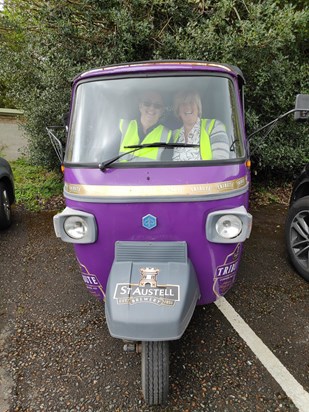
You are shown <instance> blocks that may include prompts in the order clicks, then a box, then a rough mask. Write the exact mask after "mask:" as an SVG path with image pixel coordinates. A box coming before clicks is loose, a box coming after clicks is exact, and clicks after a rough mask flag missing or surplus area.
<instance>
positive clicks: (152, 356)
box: [142, 341, 169, 405]
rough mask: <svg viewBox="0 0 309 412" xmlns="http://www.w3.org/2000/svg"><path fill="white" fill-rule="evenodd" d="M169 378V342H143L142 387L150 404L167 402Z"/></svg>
mask: <svg viewBox="0 0 309 412" xmlns="http://www.w3.org/2000/svg"><path fill="white" fill-rule="evenodd" d="M168 379H169V344H168V342H167V341H165V342H142V389H143V395H144V398H145V401H146V403H148V405H160V404H163V403H165V402H166V400H167V396H168Z"/></svg>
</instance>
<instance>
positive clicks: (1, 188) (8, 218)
mask: <svg viewBox="0 0 309 412" xmlns="http://www.w3.org/2000/svg"><path fill="white" fill-rule="evenodd" d="M11 222H12V213H11V203H10V198H9V191H8V188H7V186H6V185H5V183H3V182H0V229H6V228H8V227H9V226H10V224H11Z"/></svg>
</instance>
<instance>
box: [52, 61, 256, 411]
mask: <svg viewBox="0 0 309 412" xmlns="http://www.w3.org/2000/svg"><path fill="white" fill-rule="evenodd" d="M243 86H244V78H243V75H242V73H241V71H240V70H239V69H238V68H237V67H234V66H230V65H227V64H217V63H207V62H196V61H153V62H140V63H132V64H122V65H118V66H108V67H102V68H100V69H95V70H91V71H88V72H85V73H83V74H80V75H79V76H77V77H76V78H75V79H74V81H73V90H72V102H71V110H70V116H69V124H68V138H67V143H66V150H65V154H64V159H63V158H62V146H61V143H60V141H59V140H58V139H57V137H56V136H55V133H54V132H55V131H54V130H53V129H52V128H48V133H49V135H50V137H51V140H52V142H53V144H54V147H55V148H56V150H57V152H58V155H59V158H60V160H61V161H63V165H64V181H65V185H64V196H65V199H66V208H65V210H64V211H63V212H62V213H60V214H58V215H56V216H55V217H54V226H55V231H56V234H57V236H58V237H61V239H62V240H63V241H65V242H71V243H73V244H74V247H75V252H76V256H77V259H78V262H79V265H80V268H81V272H82V277H83V280H84V282H85V284H86V287H87V288H88V290H89V292H90V293H92V294H93V295H95V296H96V297H97V298H99V299H101V300H102V301H104V302H105V314H106V321H107V325H108V328H109V332H110V334H111V335H112V336H113V337H115V338H119V339H122V340H123V341H125V343H126V344H125V345H124V348H125V350H127V351H138V352H141V355H142V373H141V380H142V390H143V395H144V398H145V400H146V402H148V403H149V404H151V405H153V404H160V403H163V402H164V401H165V400H166V399H167V394H168V380H169V345H168V342H169V341H170V340H175V339H179V338H180V337H181V336H182V335H183V333H184V332H185V330H186V328H187V326H188V323H189V322H190V319H191V317H192V314H193V312H194V309H195V307H196V305H204V304H208V303H211V302H214V301H215V300H216V299H218V298H219V297H220V296H223V295H224V294H225V293H226V292H227V291H228V290H229V289H230V288H231V287H232V285H233V283H234V282H235V278H236V274H237V269H238V266H239V262H240V257H241V252H242V246H243V242H244V241H245V240H246V238H248V236H249V234H250V231H251V223H252V217H251V215H250V214H249V213H248V194H249V185H250V161H249V159H248V147H247V141H246V137H245V126H244V97H243Z"/></svg>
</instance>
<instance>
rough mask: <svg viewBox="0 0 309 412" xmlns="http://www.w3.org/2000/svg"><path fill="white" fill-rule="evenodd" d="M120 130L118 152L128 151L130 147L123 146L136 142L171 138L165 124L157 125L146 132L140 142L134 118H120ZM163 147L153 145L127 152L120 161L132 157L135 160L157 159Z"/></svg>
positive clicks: (147, 142)
mask: <svg viewBox="0 0 309 412" xmlns="http://www.w3.org/2000/svg"><path fill="white" fill-rule="evenodd" d="M119 126H120V130H121V133H122V141H121V145H120V153H126V152H129V151H130V150H132V149H129V148H125V147H124V146H132V145H138V144H149V143H156V142H161V143H167V142H168V141H169V140H170V138H171V134H172V133H171V131H170V130H168V129H167V128H166V127H165V126H163V125H159V126H157V127H156V128H154V129H153V130H152V131H151V132H150V133H148V134H147V135H146V136H145V138H144V139H143V140H142V142H140V140H139V136H138V124H137V121H136V120H131V121H130V120H125V119H121V120H120V125H119ZM163 150H164V148H160V147H154V148H145V149H140V150H136V152H133V153H130V154H128V156H127V157H126V158H125V159H122V161H125V162H127V161H130V160H132V159H134V160H135V161H144V160H148V161H149V160H158V159H159V157H160V155H161V153H162V151H163Z"/></svg>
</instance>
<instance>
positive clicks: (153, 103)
mask: <svg viewBox="0 0 309 412" xmlns="http://www.w3.org/2000/svg"><path fill="white" fill-rule="evenodd" d="M143 105H144V106H145V107H150V106H152V107H153V108H154V109H163V104H161V103H155V102H152V101H150V100H146V101H144V102H143Z"/></svg>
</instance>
